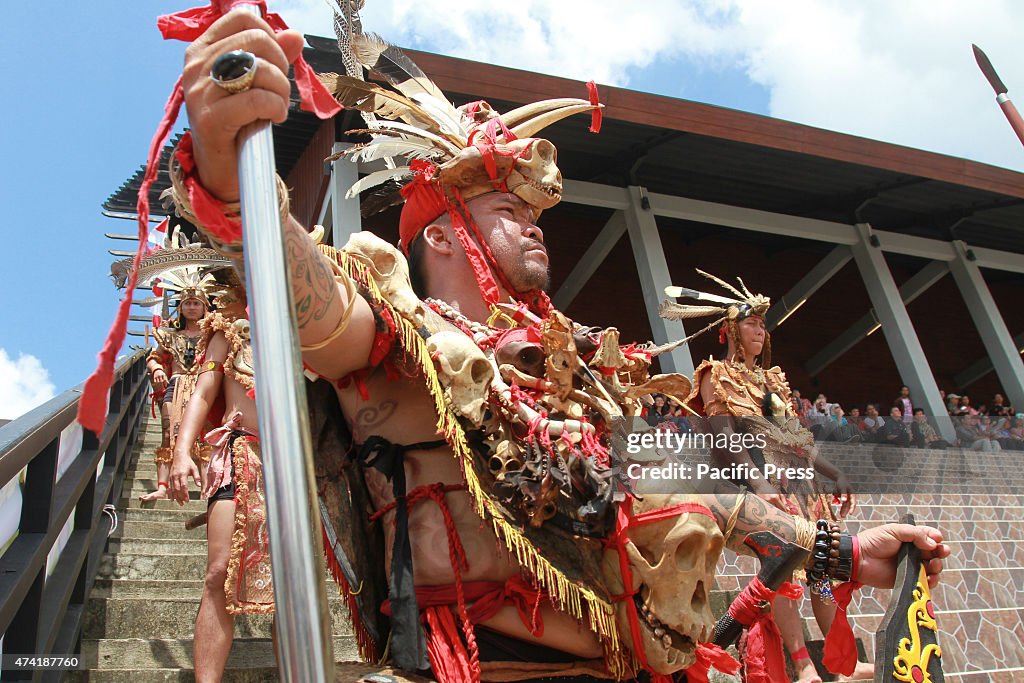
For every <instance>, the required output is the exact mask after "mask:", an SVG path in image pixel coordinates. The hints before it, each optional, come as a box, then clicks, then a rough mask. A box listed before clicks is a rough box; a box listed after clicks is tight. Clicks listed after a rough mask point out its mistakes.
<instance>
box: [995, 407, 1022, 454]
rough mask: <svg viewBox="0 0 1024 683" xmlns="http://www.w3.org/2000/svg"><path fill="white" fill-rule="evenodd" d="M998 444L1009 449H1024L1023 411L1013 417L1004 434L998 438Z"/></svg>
mask: <svg viewBox="0 0 1024 683" xmlns="http://www.w3.org/2000/svg"><path fill="white" fill-rule="evenodd" d="M999 445H1000V446H1002V447H1003V448H1004V449H1006V450H1010V451H1024V413H1017V416H1016V417H1014V418H1013V420H1012V421H1011V422H1010V427H1009V429H1007V430H1006V436H1005V437H1003V438H1001V439H999Z"/></svg>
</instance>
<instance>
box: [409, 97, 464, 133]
mask: <svg viewBox="0 0 1024 683" xmlns="http://www.w3.org/2000/svg"><path fill="white" fill-rule="evenodd" d="M410 99H412V100H414V101H415V102H416V103H417V104H419V105H420V106H421V107H423V109H424V110H425V111H426V112H427V113H428V114H430V115H431V116H433V117H434V121H436V122H437V125H438V127H440V129H441V132H443V133H447V134H448V135H449V139H450V140H452V141H453V142H456V143H457V144H459V145H460V146H465V145H466V144H467V141H468V138H469V131H470V126H471V125H472V123H473V122H472V121H470V120H469V119H468V117H466V116H464V115H463V114H462V112H460V111H459V110H458V109H453V108H452V106H451V104H450V103H449V102H448V101H447V100H443V101H439V100H438V99H437V98H436V97H431V96H430V95H427V94H426V93H418V94H415V95H412V96H411V98H410Z"/></svg>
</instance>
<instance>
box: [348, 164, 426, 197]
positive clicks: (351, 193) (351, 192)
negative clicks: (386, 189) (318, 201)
mask: <svg viewBox="0 0 1024 683" xmlns="http://www.w3.org/2000/svg"><path fill="white" fill-rule="evenodd" d="M411 173H412V171H410V170H409V167H408V166H399V167H398V168H386V169H384V170H383V171H374V172H373V173H371V174H370V175H368V176H366V177H364V178H360V179H359V180H358V181H357V182H355V183H354V184H353V185H352V187H350V188H348V192H346V193H345V199H352V197H355V196H356V195H358V194H359V193H360V192H362V191H363V190H367V189H369V188H371V187H376V186H377V185H380V184H382V183H386V182H387V181H389V180H391V179H392V178H400V177H402V176H405V175H410V174H411Z"/></svg>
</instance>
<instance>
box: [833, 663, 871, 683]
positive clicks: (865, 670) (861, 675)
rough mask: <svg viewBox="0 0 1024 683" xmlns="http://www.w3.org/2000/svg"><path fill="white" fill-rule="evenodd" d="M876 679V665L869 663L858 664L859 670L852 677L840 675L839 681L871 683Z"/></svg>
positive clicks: (854, 671) (855, 670)
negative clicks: (869, 682) (867, 682)
mask: <svg viewBox="0 0 1024 683" xmlns="http://www.w3.org/2000/svg"><path fill="white" fill-rule="evenodd" d="M874 677H875V665H874V664H869V663H867V662H857V668H856V669H854V670H853V674H852V675H850V676H843V675H840V676H838V677H837V678H836V680H837V681H870V680H872V679H874Z"/></svg>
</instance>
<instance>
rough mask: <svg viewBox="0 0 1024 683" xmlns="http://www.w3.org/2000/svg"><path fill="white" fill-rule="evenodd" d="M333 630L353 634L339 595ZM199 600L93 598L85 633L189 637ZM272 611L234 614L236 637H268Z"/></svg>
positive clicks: (334, 607) (85, 635)
mask: <svg viewBox="0 0 1024 683" xmlns="http://www.w3.org/2000/svg"><path fill="white" fill-rule="evenodd" d="M328 604H329V609H330V612H331V632H332V633H334V634H335V635H336V636H348V635H351V633H352V629H351V626H350V625H349V620H348V611H347V609H346V608H345V607H344V606H343V605H342V603H341V600H340V599H339V598H334V599H331V600H328ZM198 612H199V601H198V600H196V599H195V597H194V596H191V595H189V596H182V597H180V598H176V599H175V598H170V599H168V598H161V597H141V598H120V597H111V598H91V599H90V600H89V602H88V603H87V604H86V607H85V613H84V617H83V622H82V637H83V638H88V639H93V640H99V639H109V638H114V639H119V638H157V639H165V638H172V639H178V638H190V637H191V636H192V634H193V632H194V630H195V622H196V614H198ZM272 624H273V615H270V614H246V615H239V616H237V617H235V637H239V638H269V637H270V634H271V626H272Z"/></svg>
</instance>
